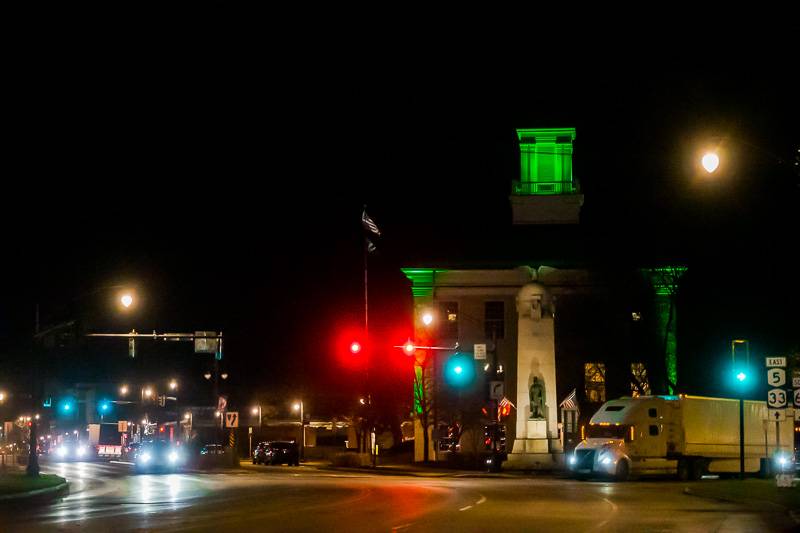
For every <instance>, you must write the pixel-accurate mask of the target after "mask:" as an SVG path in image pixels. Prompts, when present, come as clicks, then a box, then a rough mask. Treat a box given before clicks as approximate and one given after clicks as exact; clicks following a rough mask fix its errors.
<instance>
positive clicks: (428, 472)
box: [304, 462, 554, 479]
mask: <svg viewBox="0 0 800 533" xmlns="http://www.w3.org/2000/svg"><path fill="white" fill-rule="evenodd" d="M304 464H307V465H308V466H313V467H315V468H317V469H318V470H330V471H337V472H358V473H361V474H380V475H389V476H415V477H427V478H440V477H474V478H498V479H516V478H520V477H531V476H533V475H537V473H532V472H527V471H521V470H509V471H505V472H486V471H483V470H457V469H453V468H446V467H442V466H437V465H435V464H431V465H417V464H413V465H411V464H405V465H404V464H397V465H378V466H376V467H374V468H373V467H369V466H365V467H361V468H355V467H345V466H333V465H331V464H329V463H327V462H318V463H304ZM538 475H542V476H552V475H554V474H553V473H550V472H539V473H538Z"/></svg>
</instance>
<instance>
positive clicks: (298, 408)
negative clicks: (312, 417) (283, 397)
mask: <svg viewBox="0 0 800 533" xmlns="http://www.w3.org/2000/svg"><path fill="white" fill-rule="evenodd" d="M292 409H294V410H295V411H300V435H301V436H302V446H301V447H300V459H301V460H302V459H303V456H304V454H305V448H306V428H305V424H304V420H303V400H300V401H298V402H295V404H294V405H293V406H292Z"/></svg>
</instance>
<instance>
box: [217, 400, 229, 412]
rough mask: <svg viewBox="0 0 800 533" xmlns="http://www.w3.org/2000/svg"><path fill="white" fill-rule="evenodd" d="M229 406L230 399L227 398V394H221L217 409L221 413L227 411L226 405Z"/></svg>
mask: <svg viewBox="0 0 800 533" xmlns="http://www.w3.org/2000/svg"><path fill="white" fill-rule="evenodd" d="M227 406H228V400H226V399H225V396H220V397H219V399H218V400H217V411H219V412H220V413H224V412H225V407H227Z"/></svg>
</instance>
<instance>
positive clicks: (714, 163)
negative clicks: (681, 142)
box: [700, 152, 719, 174]
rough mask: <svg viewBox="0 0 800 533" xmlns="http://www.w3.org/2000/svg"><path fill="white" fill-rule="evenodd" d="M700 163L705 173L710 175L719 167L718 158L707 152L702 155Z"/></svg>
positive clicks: (714, 154) (713, 153)
mask: <svg viewBox="0 0 800 533" xmlns="http://www.w3.org/2000/svg"><path fill="white" fill-rule="evenodd" d="M700 163H701V164H702V165H703V168H704V169H706V172H708V173H709V174H711V173H713V172H714V171H715V170H717V167H719V156H718V155H717V154H716V153H715V152H707V153H705V154H704V155H703V158H702V159H701V160H700Z"/></svg>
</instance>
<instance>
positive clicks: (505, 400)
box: [499, 396, 517, 409]
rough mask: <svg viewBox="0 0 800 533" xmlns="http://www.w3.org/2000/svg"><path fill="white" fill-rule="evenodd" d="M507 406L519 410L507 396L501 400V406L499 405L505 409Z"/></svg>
mask: <svg viewBox="0 0 800 533" xmlns="http://www.w3.org/2000/svg"><path fill="white" fill-rule="evenodd" d="M506 405H510V406H511V407H513V408H514V409H516V408H517V406H516V405H514V404H513V403H511V401H510V400H509V399H508V398H506V397H505V396H503V399H502V400H500V404H499V406H500V407H505V406H506Z"/></svg>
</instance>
